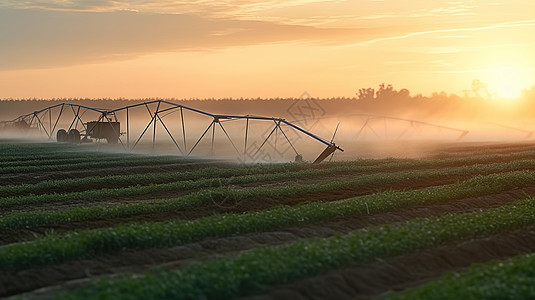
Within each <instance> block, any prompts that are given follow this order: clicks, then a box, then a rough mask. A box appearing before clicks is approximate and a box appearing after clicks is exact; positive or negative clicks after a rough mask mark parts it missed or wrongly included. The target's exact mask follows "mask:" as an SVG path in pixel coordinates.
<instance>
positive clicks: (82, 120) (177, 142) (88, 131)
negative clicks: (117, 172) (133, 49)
mask: <svg viewBox="0 0 535 300" xmlns="http://www.w3.org/2000/svg"><path fill="white" fill-rule="evenodd" d="M187 114H196V115H197V116H199V117H203V118H204V119H207V121H206V122H205V123H204V124H203V122H200V121H199V120H198V118H188V117H186V116H185V115H187ZM141 115H143V117H141ZM141 120H148V122H147V123H145V122H143V121H141ZM121 121H122V122H125V123H124V124H123V125H125V127H124V131H121V129H122V128H121ZM239 121H241V124H240V125H237V126H236V125H232V129H233V131H228V130H227V129H228V127H229V126H228V125H227V124H230V123H240V122H239ZM188 122H190V123H194V124H193V125H194V127H195V129H194V130H191V128H190V127H189V126H187V125H188V124H187V123H188ZM227 122H229V123H227ZM253 122H257V123H258V122H261V123H267V124H271V125H268V127H266V124H264V127H265V128H266V130H264V131H263V132H262V134H257V133H253V132H252V127H251V126H252V123H253ZM243 123H245V124H243ZM206 124H208V126H206ZM205 126H206V127H205ZM0 127H1V128H3V129H9V130H16V131H22V132H27V133H37V134H41V135H42V134H43V133H44V134H46V136H47V137H48V139H49V140H52V139H54V138H55V139H56V140H57V141H58V142H63V143H75V144H79V143H91V142H94V141H96V142H99V143H100V141H101V140H106V141H107V143H109V144H120V145H121V146H122V148H123V149H124V150H125V151H132V150H134V149H135V148H136V147H137V146H138V144H140V141H142V139H143V140H144V141H146V140H147V139H148V138H149V137H151V138H152V141H150V142H149V143H145V144H152V148H153V149H154V148H155V146H156V145H157V143H156V138H157V136H160V137H159V139H160V138H161V137H162V135H163V136H167V138H168V139H169V140H170V142H172V145H173V148H176V150H178V151H179V153H180V154H181V155H185V156H189V155H192V154H193V155H198V154H196V153H195V152H194V151H196V149H198V146H199V144H201V142H202V141H203V140H206V139H207V138H208V137H210V141H208V142H209V143H208V145H205V147H204V148H205V149H206V148H209V149H210V155H213V154H214V151H215V148H217V147H219V145H220V144H221V143H220V142H221V138H223V139H224V140H226V143H227V144H230V145H231V146H232V148H233V149H234V151H235V153H236V154H237V156H238V158H239V159H240V160H241V161H244V162H247V161H248V162H251V161H253V162H254V161H257V160H256V157H258V156H259V155H260V154H262V153H263V152H264V151H267V150H266V147H267V146H266V145H267V144H268V145H270V147H271V148H274V149H276V148H277V147H279V148H280V147H281V145H280V144H281V142H279V146H277V140H282V141H284V142H285V143H286V146H289V147H287V149H291V150H293V152H294V153H295V160H296V161H302V160H303V156H302V155H301V154H300V152H298V151H297V149H296V147H295V145H294V142H295V141H296V140H299V138H295V137H297V136H303V135H304V136H307V137H309V138H311V139H312V140H315V141H317V142H319V143H321V144H323V145H324V146H326V148H325V149H324V150H323V151H322V152H321V154H320V155H319V156H318V157H317V158H316V160H315V161H314V163H320V162H322V161H323V160H325V158H327V157H329V156H332V155H333V154H334V152H335V151H336V150H340V151H344V150H343V149H342V148H340V147H338V146H337V145H335V143H334V142H333V141H332V140H331V141H329V140H326V139H323V138H321V137H319V136H317V135H315V134H313V133H311V132H309V131H307V130H305V129H303V128H302V127H300V126H298V125H295V124H293V123H291V122H289V121H286V120H285V119H283V118H275V117H262V116H253V115H224V114H212V113H209V112H206V111H202V110H199V109H195V108H191V107H188V106H184V105H181V104H176V103H173V102H169V101H164V100H154V101H148V102H143V103H137V104H132V105H128V106H124V107H121V108H116V109H100V108H94V107H89V106H84V105H79V104H72V103H60V104H56V105H52V106H49V107H47V108H44V109H41V110H38V111H35V112H33V113H29V114H26V115H22V116H19V117H17V118H16V119H14V120H11V121H2V122H0ZM157 128H160V129H159V130H158V133H159V135H158V134H157ZM162 128H163V131H162V130H161V129H162ZM188 128H189V129H188ZM203 129H204V130H203ZM216 129H217V131H221V132H222V133H223V135H220V136H219V137H217V136H216ZM136 130H137V131H136ZM202 130H203V131H202ZM201 131H202V133H201ZM229 132H230V133H229ZM199 133H200V135H199ZM237 135H239V137H236V136H237ZM191 136H194V137H195V139H194V140H193V141H194V142H193V146H190V147H188V146H189V145H191V143H192V140H191V139H190V137H191ZM253 138H255V139H257V141H254V143H253V142H252V139H253ZM259 138H260V140H261V141H262V142H260V140H258V139H259ZM238 140H239V141H238ZM188 141H189V142H188ZM204 143H205V144H206V141H205V142H204ZM307 148H309V147H308V146H307ZM240 149H241V150H240ZM176 150H175V151H176ZM279 153H281V151H279Z"/></svg>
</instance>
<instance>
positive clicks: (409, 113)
mask: <svg viewBox="0 0 535 300" xmlns="http://www.w3.org/2000/svg"><path fill="white" fill-rule="evenodd" d="M483 92H484V91H481V90H478V89H477V88H474V89H472V90H470V91H465V95H463V97H461V96H457V95H453V94H451V95H447V94H446V93H443V92H442V93H433V94H432V95H431V96H422V95H411V93H410V91H409V90H407V89H399V90H398V89H396V88H394V87H393V86H391V85H385V84H381V85H379V87H377V88H363V89H359V90H358V92H357V93H356V95H355V97H353V98H331V99H320V98H315V97H312V96H310V95H309V94H308V93H306V92H305V93H303V95H301V97H296V98H284V99H283V98H275V99H189V100H177V99H169V101H170V102H173V103H176V104H180V105H184V106H187V107H190V108H194V109H199V110H202V111H205V112H208V113H212V114H222V115H254V116H265V117H276V118H283V119H286V120H288V121H290V122H292V123H294V124H295V125H298V126H300V127H301V128H303V129H305V130H308V131H309V132H311V133H313V134H315V135H317V136H319V137H321V138H323V139H325V140H328V141H329V140H331V139H332V137H333V134H334V133H335V131H336V135H335V136H334V140H333V141H334V142H335V143H336V144H337V145H338V146H340V147H342V148H343V149H344V150H346V151H345V152H343V153H342V152H337V154H336V156H335V157H334V159H335V160H340V159H355V158H358V157H386V156H394V157H419V156H420V155H425V153H427V152H428V151H436V150H437V149H440V148H441V147H447V145H448V144H453V143H456V142H466V143H468V142H496V141H501V142H519V141H526V140H529V139H530V138H531V137H532V133H533V130H535V122H533V121H532V118H533V116H534V114H535V88H532V89H531V90H524V91H523V94H522V96H520V97H518V98H517V99H499V98H495V97H494V98H493V97H490V96H488V95H485V94H484V93H483ZM151 100H155V99H136V100H126V99H116V100H112V99H54V100H4V101H1V102H0V119H3V120H12V119H14V118H15V117H17V116H19V115H22V114H28V113H31V112H33V111H37V110H40V109H43V108H46V107H49V106H52V105H55V104H60V103H71V104H77V105H84V106H88V107H93V108H99V109H116V108H121V107H125V106H129V105H133V104H137V103H142V102H147V101H151ZM150 109H151V110H152V111H155V110H156V107H155V106H154V107H151V108H150ZM58 110H59V109H56V110H55V111H53V113H52V114H53V119H55V118H56V116H57V115H58ZM69 114H70V115H69ZM91 114H93V116H92V115H91ZM64 115H65V116H62V117H61V118H60V119H58V126H57V129H59V128H67V127H69V124H70V123H71V121H72V120H73V117H74V114H73V112H71V111H65V112H64ZM67 115H68V116H67ZM98 117H99V115H98V113H95V112H87V113H86V114H85V115H84V118H83V119H84V122H87V121H93V120H97V119H98ZM117 117H118V120H119V121H120V122H121V124H122V125H121V126H122V127H121V131H122V132H123V135H122V137H121V139H122V142H123V143H126V139H127V135H126V132H127V130H126V128H125V127H126V114H125V113H124V111H122V112H118V113H117ZM129 118H130V119H129V128H128V131H129V133H130V136H129V138H130V137H131V139H132V141H131V142H132V143H139V147H138V150H140V151H149V150H150V151H153V150H152V142H153V141H152V134H153V133H154V132H153V127H152V126H148V124H149V123H150V122H151V114H150V113H148V112H147V109H146V108H145V107H144V106H139V107H137V108H133V109H130V113H129ZM45 119H46V118H45ZM184 120H185V124H186V128H187V135H188V140H187V141H182V139H183V136H182V131H181V130H182V129H181V122H182V120H181V116H180V114H179V112H178V111H177V110H175V111H170V112H169V113H166V114H163V115H162V122H165V124H166V127H168V128H165V127H162V126H161V125H160V124H158V126H159V128H158V129H157V131H156V137H157V138H156V139H155V143H156V144H158V147H156V148H157V149H158V151H159V152H161V153H178V154H180V151H178V149H177V148H176V145H175V143H178V142H177V141H173V139H172V138H171V137H170V136H173V138H174V139H176V140H180V142H181V143H182V145H184V144H185V145H186V148H187V144H189V147H192V146H193V145H194V144H195V143H196V142H198V145H197V146H196V149H197V152H196V153H198V155H201V156H220V157H235V156H240V155H246V152H245V141H244V135H245V130H246V129H245V126H246V124H245V121H243V120H237V121H228V120H227V121H224V122H222V123H221V124H222V126H224V129H225V131H226V132H227V134H228V135H229V137H227V136H226V134H225V131H223V129H222V128H220V126H216V129H215V132H212V131H214V129H213V128H209V126H210V124H211V121H212V118H211V117H207V116H203V115H202V114H198V113H194V112H191V111H186V113H184ZM272 127H273V124H272V123H271V122H261V121H251V124H250V127H248V130H249V131H248V139H249V140H248V143H249V145H248V146H251V145H252V146H253V147H259V146H260V145H261V144H262V143H263V142H264V141H266V139H267V145H266V146H265V147H263V149H262V152H259V153H256V152H253V153H249V154H250V155H253V154H254V155H257V156H259V155H264V156H266V157H268V158H269V160H273V161H277V160H282V161H286V160H292V159H293V158H294V156H295V155H297V154H301V155H303V156H304V157H305V159H306V160H309V161H310V160H313V159H314V157H316V156H317V155H318V154H319V153H320V152H321V151H322V149H323V148H324V146H323V144H321V143H318V142H317V141H315V140H314V139H311V138H310V137H307V136H304V135H302V134H299V133H298V132H296V131H295V130H293V129H287V130H286V132H285V133H287V134H288V137H285V136H284V135H283V134H282V132H281V134H277V132H278V131H277V132H276V133H275V134H273V135H272V136H270V137H269V138H268V136H269V133H270V132H271V130H272ZM149 129H150V130H149ZM205 130H206V131H207V132H206V134H205V137H204V138H203V139H200V140H199V138H200V136H201V134H202V133H203V132H204V131H205ZM144 131H146V132H145V133H146V134H144V135H143V137H142V138H140V139H139V140H138V139H137V137H139V136H141V135H142V133H143V132H144ZM168 131H169V132H168ZM184 131H185V129H184ZM212 133H214V141H213V143H214V147H213V150H212V145H211V143H212V142H211V134H212ZM17 135H18V134H17ZM19 136H20V135H19ZM27 137H31V138H40V137H41V138H42V137H43V135H42V134H41V135H39V134H35V133H31V134H29V135H27ZM45 137H46V136H45ZM229 138H230V139H231V140H232V141H233V143H234V145H233V144H232V143H230V142H229ZM287 138H288V139H289V140H290V141H291V142H292V145H293V146H295V148H296V149H298V150H297V153H296V151H294V150H293V149H292V147H291V146H290V144H289V143H288V142H287V140H288V139H287ZM179 147H180V146H179ZM143 149H144V150H143ZM181 150H182V149H181ZM249 151H252V150H249ZM264 152H266V153H264Z"/></svg>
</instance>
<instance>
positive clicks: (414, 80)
mask: <svg viewBox="0 0 535 300" xmlns="http://www.w3.org/2000/svg"><path fill="white" fill-rule="evenodd" d="M534 11H535V2H533V1H525V0H509V1H501V0H493V1H492V0H491V1H478V0H471V1H429V0H405V1H399V0H382V1H381V0H353V1H323V0H289V1H282V0H248V1H245V0H225V1H206V0H192V1H173V0H163V1H151V0H133V1H124V0H117V1H108V0H53V1H45V0H0V99H10V98H14V99H20V98H65V97H66V98H147V97H151V98H158V97H162V98H226V97H233V98H240V97H243V98H257V97H261V98H267V97H299V96H300V95H301V94H302V93H303V92H304V91H306V92H308V94H310V95H312V96H314V97H352V96H355V93H356V92H357V91H358V89H360V88H368V87H377V86H378V85H379V84H381V83H387V84H392V85H393V86H394V87H395V88H396V89H401V88H407V89H409V90H410V91H411V94H412V95H415V94H423V95H426V96H427V95H430V94H431V93H433V92H440V91H445V92H446V93H454V94H458V95H462V94H463V91H464V90H469V89H470V88H471V85H472V82H473V80H475V79H477V80H480V81H481V82H483V83H484V84H486V85H487V87H488V90H489V92H490V94H491V95H492V96H493V97H496V98H504V99H505V98H513V97H516V96H518V95H519V94H520V92H521V90H522V89H526V88H529V87H531V86H533V85H534V84H535V55H534V53H535V39H534V38H533V37H534V36H535V15H534V14H533V12H534Z"/></svg>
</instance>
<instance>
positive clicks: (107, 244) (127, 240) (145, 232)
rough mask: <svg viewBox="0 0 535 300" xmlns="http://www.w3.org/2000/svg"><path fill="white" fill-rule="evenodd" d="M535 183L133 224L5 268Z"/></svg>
mask: <svg viewBox="0 0 535 300" xmlns="http://www.w3.org/2000/svg"><path fill="white" fill-rule="evenodd" d="M534 180H535V172H514V173H503V174H498V175H489V176H481V177H477V178H474V179H471V180H468V181H466V182H463V183H461V184H454V185H450V186H442V187H436V188H432V189H423V190H416V191H406V192H385V193H379V194H375V195H369V196H365V197H356V198H352V199H347V200H343V201H337V202H326V203H322V202H312V203H309V204H305V205H301V206H297V207H288V206H281V207H276V208H274V209H271V210H266V211H259V212H248V213H244V214H228V215H216V216H212V217H206V218H200V219H196V220H192V221H183V220H177V221H167V222H155V223H144V224H136V223H131V224H124V225H118V226H115V227H111V228H102V229H93V230H84V231H78V232H70V233H66V234H64V235H48V236H45V237H43V238H39V239H36V240H34V241H32V242H28V243H24V244H13V245H7V246H4V247H0V268H23V267H25V266H30V265H39V264H51V263H58V262H63V261H68V260H72V259H79V258H84V257H91V256H94V255H98V254H102V253H109V252H116V251H121V250H123V249H143V248H150V247H159V246H170V245H181V244H184V243H189V242H194V241H199V240H201V239H204V238H208V237H224V236H229V235H232V234H240V233H246V232H259V231H265V230H273V229H277V228H281V227H285V226H297V225H302V224H308V223H313V222H320V221H328V220H334V219H337V218H341V217H345V216H350V215H357V214H366V213H375V212H381V211H386V210H389V209H394V208H399V207H407V206H411V205H418V204H431V203H437V202H442V201H447V200H450V199H458V198H462V197H470V196H476V195H478V194H485V193H492V192H496V191H497V190H500V189H507V188H513V187H515V186H516V187H518V186H524V185H525V184H526V182H528V181H534ZM243 191H244V193H246V194H245V196H249V195H251V194H250V193H251V192H250V191H249V190H243ZM201 193H206V194H204V198H202V197H199V198H197V199H196V200H197V201H213V200H214V199H217V197H226V196H227V195H225V194H217V193H215V194H212V191H209V190H206V191H201ZM164 205H165V204H164ZM169 205H175V207H177V206H180V205H186V204H185V203H181V202H178V201H177V202H174V203H170V204H169ZM130 208H132V207H130ZM132 209H133V208H132ZM126 210H127V208H125V211H126ZM110 214H113V212H111V213H110ZM55 216H58V215H54V214H50V215H48V216H47V215H46V214H43V215H42V216H41V217H42V218H43V219H46V218H54V217H55ZM73 217H74V216H73ZM21 222H24V220H22V221H21Z"/></svg>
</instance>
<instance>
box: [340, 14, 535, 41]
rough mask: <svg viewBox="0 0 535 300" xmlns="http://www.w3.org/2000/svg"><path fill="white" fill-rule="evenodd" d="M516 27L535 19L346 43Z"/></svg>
mask: <svg viewBox="0 0 535 300" xmlns="http://www.w3.org/2000/svg"><path fill="white" fill-rule="evenodd" d="M515 27H535V19H533V20H523V21H513V22H503V23H497V24H491V25H486V26H479V27H470V28H447V29H437V30H427V31H417V32H410V33H406V34H402V35H396V36H389V37H381V38H377V39H371V40H367V41H363V42H357V43H353V44H351V45H345V46H368V45H371V44H375V43H379V42H384V41H390V40H402V39H407V38H411V37H415V36H422V35H430V34H437V33H456V32H474V31H484V30H493V29H501V28H515Z"/></svg>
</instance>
